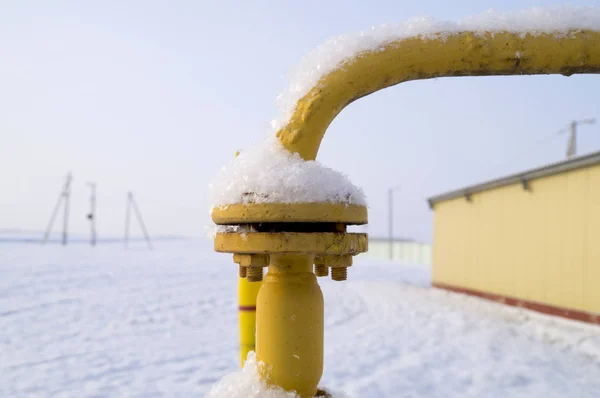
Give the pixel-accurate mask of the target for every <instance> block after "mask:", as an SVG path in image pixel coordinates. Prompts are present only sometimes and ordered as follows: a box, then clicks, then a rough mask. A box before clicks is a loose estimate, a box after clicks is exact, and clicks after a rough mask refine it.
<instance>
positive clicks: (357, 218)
mask: <svg viewBox="0 0 600 398" xmlns="http://www.w3.org/2000/svg"><path fill="white" fill-rule="evenodd" d="M211 214H212V219H213V221H214V222H215V224H221V225H223V224H225V225H226V224H254V223H266V222H305V223H309V222H328V223H344V224H348V225H361V224H366V223H367V222H368V220H369V218H368V215H367V208H366V206H359V205H350V204H346V203H328V202H327V203H248V204H246V203H244V204H235V205H227V206H222V207H216V208H214V209H213V210H212V212H211Z"/></svg>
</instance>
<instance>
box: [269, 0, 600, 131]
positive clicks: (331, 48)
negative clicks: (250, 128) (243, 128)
mask: <svg viewBox="0 0 600 398" xmlns="http://www.w3.org/2000/svg"><path fill="white" fill-rule="evenodd" d="M583 29H587V30H595V31H600V8H598V7H581V6H558V7H536V8H531V9H528V10H522V11H518V12H511V13H500V12H496V11H493V10H490V11H488V12H485V13H483V14H480V15H476V16H473V17H469V18H466V19H463V20H460V21H436V20H434V19H431V18H423V17H421V18H413V19H410V20H408V21H405V22H402V23H400V24H385V25H381V26H378V27H371V28H370V29H366V30H362V31H360V32H357V33H353V34H347V35H342V36H335V37H332V38H330V39H329V40H327V41H326V42H324V43H323V44H321V45H320V46H319V47H317V48H316V49H315V50H313V51H312V52H310V53H309V54H308V55H306V56H305V57H304V58H303V59H302V60H301V61H300V62H299V63H298V65H297V66H296V67H295V68H294V69H292V71H291V73H290V76H289V78H290V79H289V80H290V84H289V86H288V88H287V90H285V91H284V92H282V93H281V94H280V95H279V96H278V97H277V105H278V107H279V109H280V112H281V113H280V117H279V118H278V119H275V120H273V121H272V122H271V125H272V126H273V128H274V130H275V131H277V130H279V129H280V128H281V127H283V126H284V125H285V123H286V122H287V121H288V120H289V118H290V116H291V115H292V113H293V111H294V109H295V107H296V103H297V102H298V100H299V99H301V98H302V97H303V96H305V95H306V94H308V92H309V91H310V90H311V89H312V88H313V87H314V86H315V85H316V84H317V83H318V81H319V79H321V77H323V76H325V75H327V74H328V73H330V72H332V71H333V70H335V69H338V68H340V67H341V66H342V65H343V64H344V62H345V61H348V60H350V59H352V58H354V57H356V56H357V55H359V54H361V53H363V52H367V51H377V50H378V49H380V48H382V47H383V46H385V45H386V44H388V43H390V42H393V41H397V40H401V39H405V38H409V37H421V38H423V39H426V40H427V39H432V38H438V37H440V36H441V37H442V38H447V37H449V36H451V35H453V34H457V33H460V32H465V31H471V32H475V33H481V34H484V33H486V32H489V33H494V32H511V33H523V34H524V35H525V34H532V35H540V34H552V35H555V36H557V37H561V36H564V35H565V33H566V31H568V30H583Z"/></svg>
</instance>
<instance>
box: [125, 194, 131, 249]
mask: <svg viewBox="0 0 600 398" xmlns="http://www.w3.org/2000/svg"><path fill="white" fill-rule="evenodd" d="M130 219H131V192H127V205H126V207H125V239H124V242H125V249H127V248H128V247H129V220H130Z"/></svg>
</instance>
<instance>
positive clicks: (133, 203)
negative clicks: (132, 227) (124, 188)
mask: <svg viewBox="0 0 600 398" xmlns="http://www.w3.org/2000/svg"><path fill="white" fill-rule="evenodd" d="M132 208H133V211H134V213H135V215H136V218H137V220H138V223H139V224H140V228H141V229H142V232H143V233H144V238H145V239H146V243H147V244H148V248H149V249H150V250H152V242H151V241H150V236H149V235H148V231H147V230H146V225H145V224H144V220H143V219H142V213H141V212H140V209H139V208H138V205H137V202H136V201H135V199H134V198H133V193H132V192H128V193H127V209H126V210H125V248H126V249H127V247H128V246H129V224H130V219H131V209H132Z"/></svg>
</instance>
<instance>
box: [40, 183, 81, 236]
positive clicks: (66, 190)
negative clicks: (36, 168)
mask: <svg viewBox="0 0 600 398" xmlns="http://www.w3.org/2000/svg"><path fill="white" fill-rule="evenodd" d="M72 178H73V177H72V176H71V173H68V174H67V177H66V180H65V183H64V184H63V187H62V189H61V192H60V194H59V195H58V201H57V202H56V205H55V206H54V210H53V211H52V215H51V216H50V222H49V223H48V226H47V227H46V232H45V233H44V239H43V240H42V244H45V243H46V242H48V238H49V237H50V233H51V232H52V226H53V225H54V221H55V220H56V216H57V215H58V210H59V209H60V205H61V204H62V203H63V202H64V215H63V236H62V244H63V245H66V244H67V238H68V234H67V229H68V224H69V196H70V194H71V180H72Z"/></svg>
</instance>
